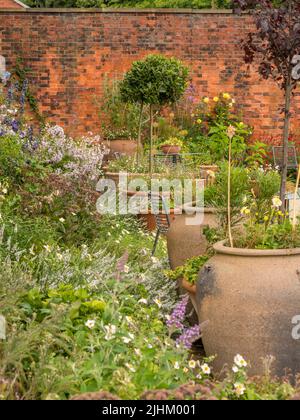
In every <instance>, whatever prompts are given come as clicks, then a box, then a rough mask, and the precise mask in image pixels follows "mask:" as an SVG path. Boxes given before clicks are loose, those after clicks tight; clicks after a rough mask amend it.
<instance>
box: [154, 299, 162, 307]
mask: <svg viewBox="0 0 300 420" xmlns="http://www.w3.org/2000/svg"><path fill="white" fill-rule="evenodd" d="M154 303H156V305H157V306H158V307H159V308H161V307H162V303H161V301H160V300H159V299H154Z"/></svg>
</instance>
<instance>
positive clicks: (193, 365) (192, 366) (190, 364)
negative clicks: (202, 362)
mask: <svg viewBox="0 0 300 420" xmlns="http://www.w3.org/2000/svg"><path fill="white" fill-rule="evenodd" d="M196 365H197V363H196V362H195V360H190V361H189V368H190V369H195V367H196Z"/></svg>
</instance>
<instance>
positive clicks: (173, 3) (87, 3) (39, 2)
mask: <svg viewBox="0 0 300 420" xmlns="http://www.w3.org/2000/svg"><path fill="white" fill-rule="evenodd" d="M25 3H26V4H28V5H29V6H31V7H84V8H89V7H94V8H95V7H119V8H121V7H137V8H156V7H157V8H159V7H161V8H173V7H174V8H189V9H202V8H210V7H214V8H215V7H219V8H228V7H230V4H231V1H230V0H25Z"/></svg>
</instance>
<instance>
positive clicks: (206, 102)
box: [203, 96, 209, 104]
mask: <svg viewBox="0 0 300 420" xmlns="http://www.w3.org/2000/svg"><path fill="white" fill-rule="evenodd" d="M203 102H204V103H205V104H208V103H209V98H208V97H207V96H206V97H205V98H204V99H203Z"/></svg>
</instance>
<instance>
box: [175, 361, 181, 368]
mask: <svg viewBox="0 0 300 420" xmlns="http://www.w3.org/2000/svg"><path fill="white" fill-rule="evenodd" d="M174 369H176V370H178V369H180V365H179V363H178V362H175V363H174Z"/></svg>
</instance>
